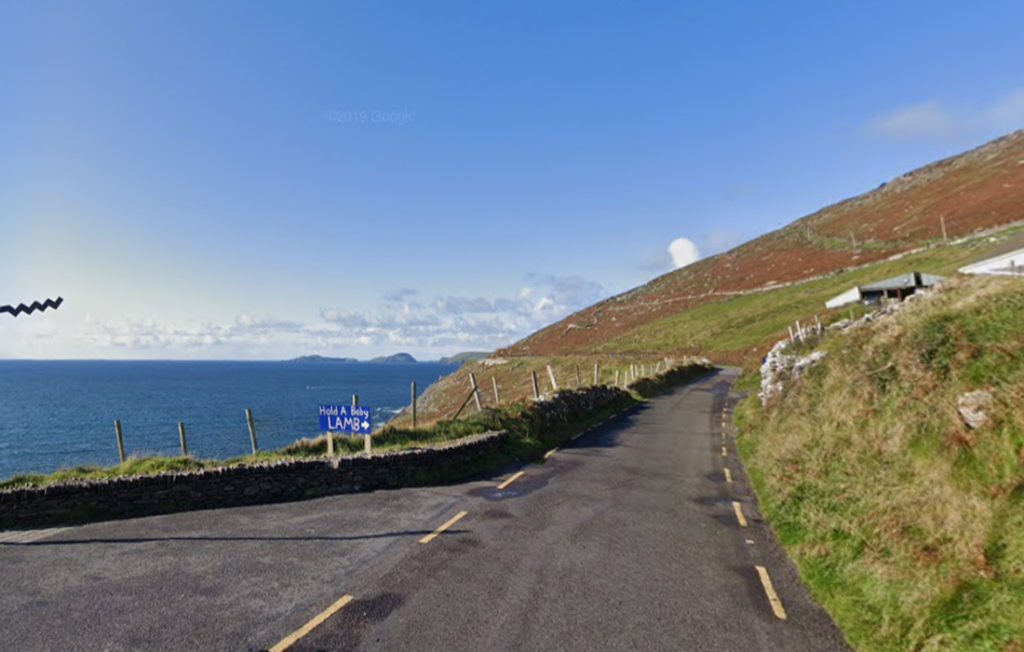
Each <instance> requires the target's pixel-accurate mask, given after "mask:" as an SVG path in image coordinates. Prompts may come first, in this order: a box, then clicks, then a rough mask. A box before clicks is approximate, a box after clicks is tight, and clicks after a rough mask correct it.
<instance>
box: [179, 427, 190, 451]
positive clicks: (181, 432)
mask: <svg viewBox="0 0 1024 652" xmlns="http://www.w3.org/2000/svg"><path fill="white" fill-rule="evenodd" d="M178 438H179V439H181V456H182V457H188V446H187V445H186V444H185V422H184V421H179V422H178Z"/></svg>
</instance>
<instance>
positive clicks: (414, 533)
mask: <svg viewBox="0 0 1024 652" xmlns="http://www.w3.org/2000/svg"><path fill="white" fill-rule="evenodd" d="M432 532H433V530H403V531H401V532H381V533H379V534H352V535H342V536H304V537H275V536H262V537H261V536H238V537H230V536H208V537H204V536H167V537H124V538H106V537H104V538H95V539H64V540H56V541H27V542H24V543H19V542H16V541H10V542H0V547H2V546H10V547H23V548H28V547H34V546H79V545H89V544H94V543H110V544H116V543H160V542H165V541H192V542H202V541H210V542H232V543H234V542H236V541H250V542H253V543H257V542H265V541H270V542H294V541H362V540H366V539H390V538H399V537H420V536H424V535H427V534H430V533H432ZM468 532H469V530H445V531H444V532H441V533H440V536H442V537H446V536H450V535H453V534H466V533H468Z"/></svg>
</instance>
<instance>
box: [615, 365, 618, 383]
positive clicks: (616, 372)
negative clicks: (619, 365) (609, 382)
mask: <svg viewBox="0 0 1024 652" xmlns="http://www.w3.org/2000/svg"><path fill="white" fill-rule="evenodd" d="M615 386H616V387H618V386H619V370H618V369H616V370H615Z"/></svg>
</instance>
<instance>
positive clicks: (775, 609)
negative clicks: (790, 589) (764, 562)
mask: <svg viewBox="0 0 1024 652" xmlns="http://www.w3.org/2000/svg"><path fill="white" fill-rule="evenodd" d="M754 568H756V569H757V574H758V575H759V576H760V577H761V586H763V587H764V592H765V595H767V596H768V602H769V603H770V604H771V605H772V613H774V614H775V617H776V618H778V619H779V620H785V619H786V610H785V609H784V608H783V607H782V600H779V594H778V593H776V592H775V587H773V586H772V578H771V577H769V576H768V569H767V568H765V567H764V566H755V567H754Z"/></svg>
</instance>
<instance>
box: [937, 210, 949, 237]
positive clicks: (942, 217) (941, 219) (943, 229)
mask: <svg viewBox="0 0 1024 652" xmlns="http://www.w3.org/2000/svg"><path fill="white" fill-rule="evenodd" d="M939 224H941V225H942V243H943V244H946V243H948V242H949V240H948V239H947V238H946V218H945V216H943V215H939Z"/></svg>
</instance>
